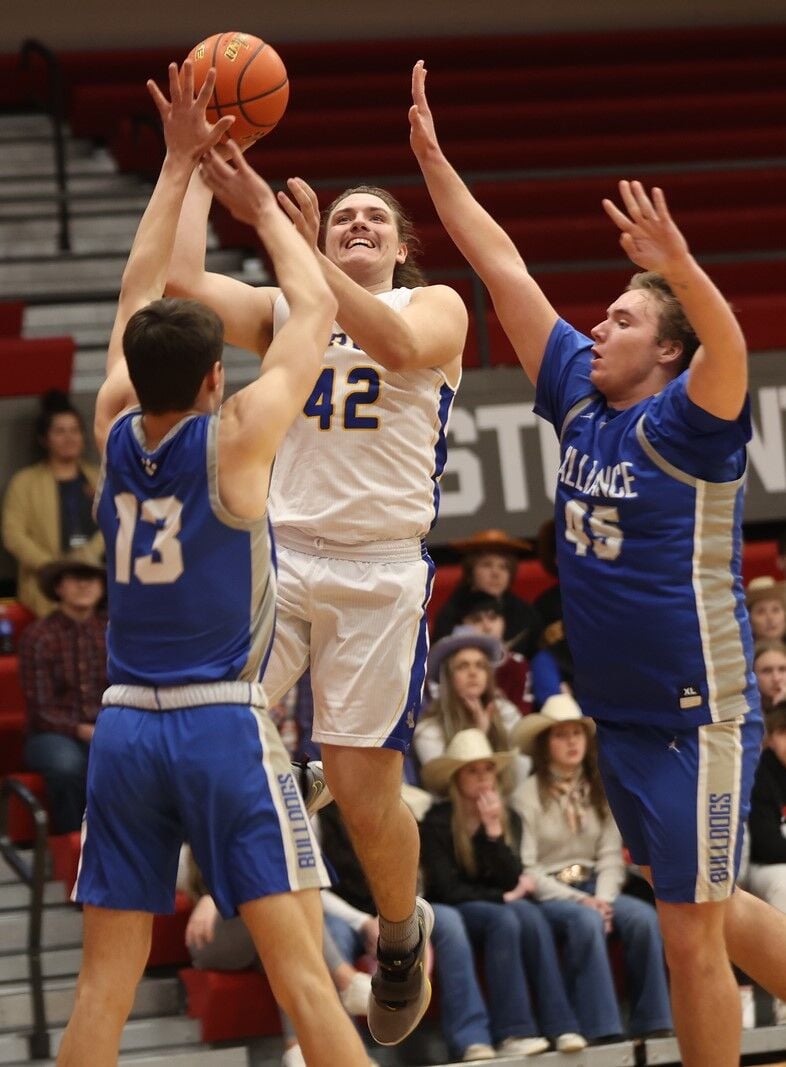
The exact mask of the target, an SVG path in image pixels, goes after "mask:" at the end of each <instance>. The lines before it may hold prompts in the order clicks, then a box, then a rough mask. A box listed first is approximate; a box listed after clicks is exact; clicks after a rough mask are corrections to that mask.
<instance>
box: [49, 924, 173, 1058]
mask: <svg viewBox="0 0 786 1067" xmlns="http://www.w3.org/2000/svg"><path fill="white" fill-rule="evenodd" d="M152 927H153V916H152V915H151V914H149V913H147V912H141V911H113V910H110V909H107V908H96V907H91V906H90V905H87V906H86V907H85V909H84V936H83V947H82V966H81V968H80V971H79V979H78V981H77V986H76V999H75V1002H74V1010H73V1012H72V1015H71V1019H70V1021H69V1023H68V1026H67V1027H66V1031H65V1034H64V1035H63V1040H62V1042H61V1044H60V1051H59V1053H58V1056H57V1064H58V1067H85V1064H88V1063H89V1064H90V1065H91V1067H114V1065H115V1064H116V1063H117V1057H118V1050H119V1047H120V1035H121V1034H122V1032H123V1026H124V1025H125V1021H126V1019H127V1018H128V1015H129V1013H130V1011H131V1006H132V1004H133V1002H134V992H135V990H136V987H137V985H138V983H139V979H140V978H141V977H142V972H143V971H144V969H145V964H146V963H147V957H148V955H149V954H150V936H151V930H152Z"/></svg>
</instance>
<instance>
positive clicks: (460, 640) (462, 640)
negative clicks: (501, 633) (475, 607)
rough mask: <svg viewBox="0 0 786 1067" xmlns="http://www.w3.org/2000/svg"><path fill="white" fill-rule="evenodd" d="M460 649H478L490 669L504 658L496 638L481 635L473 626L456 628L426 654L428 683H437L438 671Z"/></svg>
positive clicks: (502, 650) (500, 643)
mask: <svg viewBox="0 0 786 1067" xmlns="http://www.w3.org/2000/svg"><path fill="white" fill-rule="evenodd" d="M462 648H479V649H480V651H481V652H483V653H485V655H486V656H487V657H488V659H489V662H490V663H491V666H492V667H498V666H499V664H500V663H502V661H503V659H504V658H505V649H504V647H503V645H502V642H500V641H498V640H497V639H496V637H492V636H491V635H490V634H482V633H480V631H479V630H476V629H475V627H474V626H457V627H456V628H455V630H454V631H453V633H451V634H448V636H447V637H443V638H441V639H440V640H439V641H437V642H436V644H434V645H432V646H431V651H430V652H429V654H428V679H429V681H431V682H437V681H439V670H440V667H441V666H442V664H443V662H444V661H445V660H446V659H447V658H448V657H449V656H452V655H453V654H454V653H455V652H460V651H461V649H462Z"/></svg>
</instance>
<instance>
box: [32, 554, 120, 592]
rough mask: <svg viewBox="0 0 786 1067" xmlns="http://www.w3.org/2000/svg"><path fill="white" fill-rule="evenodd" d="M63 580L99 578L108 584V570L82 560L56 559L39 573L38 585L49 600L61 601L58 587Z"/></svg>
mask: <svg viewBox="0 0 786 1067" xmlns="http://www.w3.org/2000/svg"><path fill="white" fill-rule="evenodd" d="M63 578H99V579H100V580H101V581H102V582H104V584H106V568H105V567H100V566H99V565H98V564H96V563H85V562H84V560H80V559H56V560H54V562H53V563H46V564H44V566H43V567H41V569H40V570H39V572H38V585H39V588H40V590H41V592H42V593H43V594H44V596H45V597H48V599H49V600H58V601H59V600H60V596H59V594H58V592H57V587H58V586H59V585H60V582H61V581H62V579H63Z"/></svg>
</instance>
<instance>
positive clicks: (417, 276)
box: [319, 185, 426, 289]
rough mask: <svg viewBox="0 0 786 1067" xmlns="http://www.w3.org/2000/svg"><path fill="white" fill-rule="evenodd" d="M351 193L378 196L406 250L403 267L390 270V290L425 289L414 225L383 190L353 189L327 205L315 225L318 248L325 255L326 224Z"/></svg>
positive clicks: (370, 186)
mask: <svg viewBox="0 0 786 1067" xmlns="http://www.w3.org/2000/svg"><path fill="white" fill-rule="evenodd" d="M353 193H368V195H369V196H378V197H379V199H380V200H382V201H384V203H385V204H387V206H388V207H389V208H390V210H391V212H392V213H393V218H394V219H395V222H396V232H397V234H398V239H399V242H400V243H401V244H404V245H406V246H407V258H406V259H405V260H404V262H403V263H397V264H396V265H395V267H394V268H393V287H394V289H395V288H399V287H405V288H407V289H415V288H416V287H417V286H419V285H425V284H426V279H425V276H424V274H423V271H422V270H421V269H420V265H419V263H418V257H419V256H420V250H421V249H420V239H419V238H418V235H417V234H416V233H415V224H414V223H413V221H412V219H411V218H410V217H409V215H408V214H407V213H406V211H405V210H404V208H403V207H402V206H401V204H400V203H399V201H398V200H397V199H396V198H395V196H393V194H392V193H389V192H388V191H387V189H380V188H379V186H377V185H353V186H352V188H351V189H345V190H344V192H343V193H341V194H340V195H339V196H337V197H336V199H335V200H334V201H333V202H332V204H329V205H328V207H327V208H325V210H324V211H323V212H322V216H321V219H320V224H319V247H320V249H321V250H322V251H323V252H324V251H325V232H326V230H327V224H328V220H329V219H330V216H331V215H332V214H333V212H334V211H335V210H336V208H337V207H338V205H339V204H340V203H341V201H342V200H346V198H347V197H348V196H352V194H353Z"/></svg>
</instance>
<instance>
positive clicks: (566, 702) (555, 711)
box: [510, 693, 595, 756]
mask: <svg viewBox="0 0 786 1067" xmlns="http://www.w3.org/2000/svg"><path fill="white" fill-rule="evenodd" d="M563 722H580V723H581V724H582V726H583V727H584V728H585V729H586V730H587V732H588V733H589V734H594V733H595V723H594V722H593V721H592V719H588V718H587V716H586V715H583V714H582V711H581V708H580V707H579V706H578V704H577V703H576V701H575V700H574V699H573V697H572V696H570V694H568V693H555V694H554V696H550V697H549V698H548V700H547V701H546V702H545V703H544V705H543V707H542V708H541V709H540V711H536V712H534V713H533V714H532V715H525V716H524V718H523V719H522V720H521V722H519V723H516V725H515V726H514V727H513V730H512V731H511V735H510V740H511V741H512V742H513V744H514V745H517V746H518V747H519V749H520V750H521V751H522V752H523V753H524V755H525V756H531V755H532V753H533V751H534V749H535V738H536V737H537V736H538V734H542V733H543V731H544V730H550V729H551V728H552V726H559V725H560V723H563Z"/></svg>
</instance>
